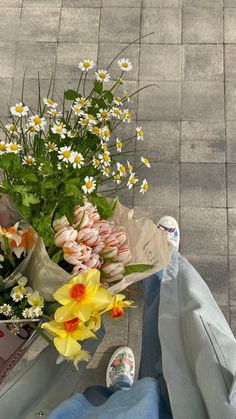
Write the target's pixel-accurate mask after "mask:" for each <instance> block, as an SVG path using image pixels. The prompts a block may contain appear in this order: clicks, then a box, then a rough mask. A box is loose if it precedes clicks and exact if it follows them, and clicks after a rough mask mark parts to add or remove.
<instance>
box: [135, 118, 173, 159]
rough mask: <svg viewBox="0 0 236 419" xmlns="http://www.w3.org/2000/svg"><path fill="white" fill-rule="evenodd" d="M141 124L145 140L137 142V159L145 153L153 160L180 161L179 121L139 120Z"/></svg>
mask: <svg viewBox="0 0 236 419" xmlns="http://www.w3.org/2000/svg"><path fill="white" fill-rule="evenodd" d="M139 124H140V125H141V126H142V128H143V130H144V135H145V140H144V142H143V141H139V142H137V148H136V159H137V158H140V156H142V155H145V157H147V158H148V159H150V161H151V162H161V163H163V162H166V163H174V162H178V161H179V141H180V123H179V122H176V121H175V122H171V121H170V122H169V121H139ZM142 150H145V151H142Z"/></svg>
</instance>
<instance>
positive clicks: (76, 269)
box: [72, 262, 89, 275]
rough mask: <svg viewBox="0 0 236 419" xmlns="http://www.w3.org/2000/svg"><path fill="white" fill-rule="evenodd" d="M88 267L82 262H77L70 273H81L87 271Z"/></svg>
mask: <svg viewBox="0 0 236 419" xmlns="http://www.w3.org/2000/svg"><path fill="white" fill-rule="evenodd" d="M88 270H89V268H88V266H87V265H85V264H84V263H82V262H78V263H77V265H75V266H74V268H73V271H72V275H78V274H81V273H82V272H86V271H88Z"/></svg>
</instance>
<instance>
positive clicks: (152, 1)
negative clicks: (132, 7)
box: [142, 0, 182, 7]
mask: <svg viewBox="0 0 236 419" xmlns="http://www.w3.org/2000/svg"><path fill="white" fill-rule="evenodd" d="M181 5H182V0H143V4H142V7H181Z"/></svg>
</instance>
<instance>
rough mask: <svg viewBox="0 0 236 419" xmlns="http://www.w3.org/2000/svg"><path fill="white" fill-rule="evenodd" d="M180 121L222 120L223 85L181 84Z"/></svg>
mask: <svg viewBox="0 0 236 419" xmlns="http://www.w3.org/2000/svg"><path fill="white" fill-rule="evenodd" d="M182 119H183V120H217V119H218V120H220V121H221V120H224V86H223V83H216V82H190V81H185V82H183V84H182Z"/></svg>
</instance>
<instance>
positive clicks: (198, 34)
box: [183, 7, 223, 44]
mask: <svg viewBox="0 0 236 419" xmlns="http://www.w3.org/2000/svg"><path fill="white" fill-rule="evenodd" d="M183 42H184V43H193V44H194V43H195V44H208V43H222V42H223V13H222V9H220V8H207V7H202V8H200V7H186V8H183Z"/></svg>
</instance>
